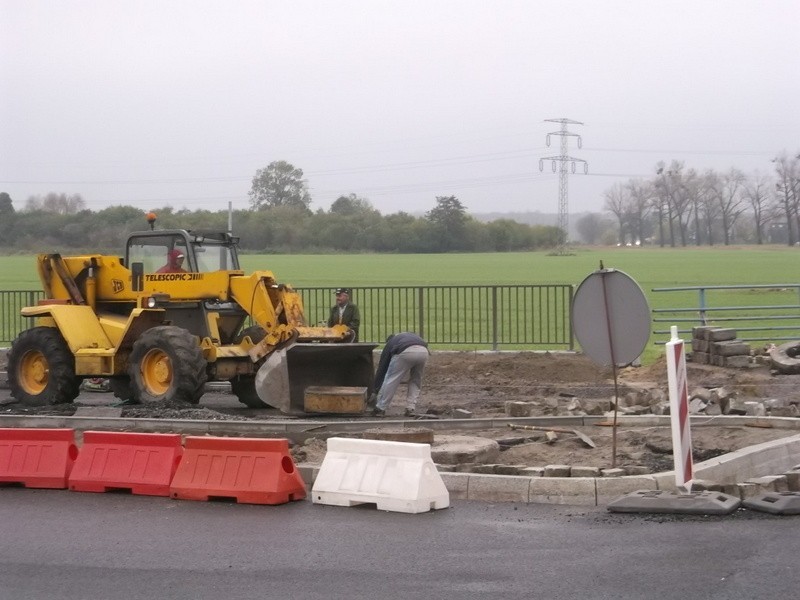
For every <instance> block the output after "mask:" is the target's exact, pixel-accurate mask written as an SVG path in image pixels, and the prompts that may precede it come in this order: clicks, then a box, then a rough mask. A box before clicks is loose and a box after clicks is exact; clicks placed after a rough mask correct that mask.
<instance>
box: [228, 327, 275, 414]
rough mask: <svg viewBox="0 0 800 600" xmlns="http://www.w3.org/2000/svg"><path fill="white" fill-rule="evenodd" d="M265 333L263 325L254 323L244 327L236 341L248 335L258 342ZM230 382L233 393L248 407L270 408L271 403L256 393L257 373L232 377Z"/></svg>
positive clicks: (255, 342)
mask: <svg viewBox="0 0 800 600" xmlns="http://www.w3.org/2000/svg"><path fill="white" fill-rule="evenodd" d="M265 335H266V332H265V331H264V330H263V329H262V328H261V327H259V326H258V325H254V326H252V327H247V328H245V329H242V331H241V332H240V333H239V335H237V336H236V340H235V343H237V344H239V343H241V341H242V340H243V339H244V338H245V336H247V337H249V338H250V340H251V341H252V342H253V343H254V344H257V343H259V342H260V341H261V340H263V339H264V336H265ZM230 383H231V391H232V392H233V395H234V396H236V398H238V400H239V402H241V403H242V404H244V405H245V406H247V407H248V408H269V404H267V403H266V402H264V401H263V400H262V399H261V398H259V397H258V394H257V393H256V376H255V375H239V376H237V377H234V378H233V379H231V380H230Z"/></svg>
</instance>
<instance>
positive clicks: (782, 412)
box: [769, 404, 798, 417]
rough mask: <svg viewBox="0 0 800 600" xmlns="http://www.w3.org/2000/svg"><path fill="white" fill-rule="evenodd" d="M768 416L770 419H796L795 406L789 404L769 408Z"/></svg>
mask: <svg viewBox="0 0 800 600" xmlns="http://www.w3.org/2000/svg"><path fill="white" fill-rule="evenodd" d="M769 415H770V416H771V417H797V415H798V411H797V406H795V405H794V404H790V405H789V406H781V407H776V408H771V409H770V410H769Z"/></svg>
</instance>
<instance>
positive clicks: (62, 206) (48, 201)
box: [25, 192, 86, 215]
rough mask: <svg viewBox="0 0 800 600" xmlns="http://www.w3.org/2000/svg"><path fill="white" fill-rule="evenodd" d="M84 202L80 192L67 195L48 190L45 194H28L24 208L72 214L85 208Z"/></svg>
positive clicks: (29, 210) (58, 213)
mask: <svg viewBox="0 0 800 600" xmlns="http://www.w3.org/2000/svg"><path fill="white" fill-rule="evenodd" d="M85 204H86V203H85V202H84V201H83V198H82V197H81V195H80V194H71V195H69V196H68V195H67V194H64V193H61V194H57V193H56V192H50V193H49V194H47V195H46V196H29V197H28V200H27V201H26V202H25V210H26V211H28V212H31V211H36V210H41V211H43V212H49V213H55V214H57V215H74V214H76V213H79V212H80V211H82V210H83V209H84V208H86V206H85Z"/></svg>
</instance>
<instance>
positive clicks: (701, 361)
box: [692, 352, 709, 365]
mask: <svg viewBox="0 0 800 600" xmlns="http://www.w3.org/2000/svg"><path fill="white" fill-rule="evenodd" d="M708 361H709V355H708V352H692V362H693V363H695V364H697V365H707V364H708Z"/></svg>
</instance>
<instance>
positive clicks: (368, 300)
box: [0, 285, 574, 350]
mask: <svg viewBox="0 0 800 600" xmlns="http://www.w3.org/2000/svg"><path fill="white" fill-rule="evenodd" d="M298 291H299V293H300V294H301V296H302V298H303V304H304V306H305V314H306V318H307V320H308V322H309V324H315V323H318V322H321V321H325V320H327V318H328V314H329V312H330V308H331V306H333V304H334V296H333V293H332V290H331V288H302V289H298ZM572 294H573V286H571V285H496V286H485V285H483V286H481V285H476V286H386V287H364V288H353V297H352V301H353V302H354V303H355V304H357V305H358V307H359V311H360V312H361V329H360V332H359V334H360V336H359V339H360V341H362V342H374V343H382V342H383V341H384V340H385V339H386V337H387V336H388V335H389V334H391V333H396V332H398V331H415V332H417V333H419V334H420V335H421V336H422V337H424V338H425V339H426V340H427V341H428V342H429V343H430V344H432V345H437V346H452V347H458V348H476V349H493V350H497V349H500V348H501V347H505V348H508V349H541V350H547V349H562V350H563V349H569V350H572V349H574V338H573V332H572V326H571V318H570V308H571V306H572ZM42 297H43V294H42V292H41V291H30V290H26V291H0V345H3V346H7V345H8V344H9V343H10V342H11V340H13V339H14V338H15V337H16V336H17V334H18V333H19V332H20V331H21V330H23V329H25V328H27V327H30V323H28V322H27V319H25V318H24V317H22V316H21V315H20V314H19V310H20V308H22V307H23V306H32V305H35V304H36V303H37V302H38V300H39V299H40V298H42Z"/></svg>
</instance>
